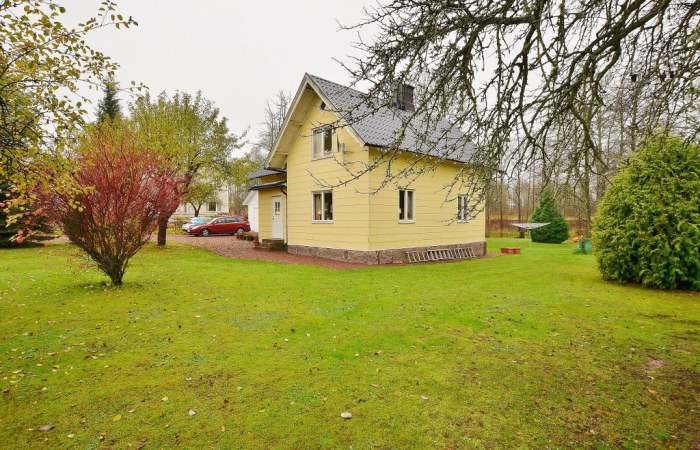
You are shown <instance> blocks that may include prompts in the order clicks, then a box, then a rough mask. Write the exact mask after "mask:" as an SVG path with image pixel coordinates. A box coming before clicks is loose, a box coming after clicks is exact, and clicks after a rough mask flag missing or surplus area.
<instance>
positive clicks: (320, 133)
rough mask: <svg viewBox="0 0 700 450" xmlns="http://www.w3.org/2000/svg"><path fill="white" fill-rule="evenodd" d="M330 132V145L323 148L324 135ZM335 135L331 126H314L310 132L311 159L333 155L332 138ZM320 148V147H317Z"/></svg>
mask: <svg viewBox="0 0 700 450" xmlns="http://www.w3.org/2000/svg"><path fill="white" fill-rule="evenodd" d="M328 132H330V135H331V136H330V139H331V147H330V148H329V149H326V148H325V135H326V133H328ZM334 137H335V130H334V129H333V127H332V126H330V125H328V126H325V127H320V128H315V129H314V130H313V131H312V133H311V159H312V160H316V159H325V158H331V157H333V147H334V145H333V138H334ZM319 148H320V149H319Z"/></svg>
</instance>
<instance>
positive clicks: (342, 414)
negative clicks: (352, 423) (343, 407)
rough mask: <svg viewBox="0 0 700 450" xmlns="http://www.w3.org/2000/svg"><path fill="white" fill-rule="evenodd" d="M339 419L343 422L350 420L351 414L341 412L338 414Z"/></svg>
mask: <svg viewBox="0 0 700 450" xmlns="http://www.w3.org/2000/svg"><path fill="white" fill-rule="evenodd" d="M340 417H342V418H343V419H345V420H347V419H352V414H351V413H349V412H342V413H340Z"/></svg>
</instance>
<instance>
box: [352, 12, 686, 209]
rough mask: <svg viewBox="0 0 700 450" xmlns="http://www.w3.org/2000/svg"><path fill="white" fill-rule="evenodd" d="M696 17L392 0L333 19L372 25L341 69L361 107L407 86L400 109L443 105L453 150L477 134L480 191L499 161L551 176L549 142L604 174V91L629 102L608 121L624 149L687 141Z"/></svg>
mask: <svg viewBox="0 0 700 450" xmlns="http://www.w3.org/2000/svg"><path fill="white" fill-rule="evenodd" d="M699 23H700V3H699V2H692V1H686V0H621V1H615V2H613V1H610V0H559V1H553V0H392V1H388V2H381V3H380V4H378V5H376V6H375V7H373V8H368V9H366V16H365V19H364V20H363V21H362V22H361V23H359V24H356V25H352V26H346V27H345V28H346V29H349V30H357V31H358V34H359V32H361V31H363V30H364V29H366V28H371V29H372V30H373V31H374V33H373V35H374V37H373V38H372V40H371V41H362V40H361V41H360V42H359V43H358V48H359V49H360V51H361V54H360V55H359V56H358V57H357V59H356V64H353V65H348V66H347V68H348V70H349V71H350V73H351V74H352V76H353V77H354V79H355V81H356V82H357V83H359V84H365V85H369V86H370V89H369V92H368V96H367V102H365V107H366V105H370V106H371V110H374V111H376V110H377V109H378V108H381V107H384V106H387V105H388V104H390V103H392V102H393V99H395V98H396V96H397V89H398V88H397V87H398V86H400V85H401V84H403V83H408V84H414V85H417V92H418V96H417V98H416V100H415V111H414V112H413V114H412V118H420V120H421V121H428V123H435V122H436V121H435V120H431V119H437V118H442V117H447V118H448V119H449V121H450V123H451V124H453V125H454V126H456V127H458V128H460V129H461V130H463V131H464V132H465V137H464V139H463V140H459V141H454V142H453V143H452V145H453V146H454V147H455V150H456V151H459V149H460V148H465V149H466V148H469V147H468V146H467V145H466V143H467V141H469V142H473V143H475V144H476V150H475V151H474V152H473V154H472V155H471V156H470V160H471V162H472V164H473V166H474V167H479V168H481V169H486V170H478V171H474V172H473V173H472V175H474V174H476V175H477V177H476V178H475V182H474V183H473V189H474V191H475V193H477V194H480V195H479V197H481V194H483V191H484V186H487V185H488V182H489V181H490V180H492V179H493V178H494V174H495V173H496V171H498V170H506V171H509V172H511V171H512V172H516V173H517V172H518V171H520V170H522V169H523V168H525V170H527V169H528V168H529V167H530V166H531V165H532V164H534V163H535V162H537V164H538V171H540V172H542V173H543V174H544V177H545V179H546V178H548V177H551V176H554V175H556V174H552V171H553V170H555V169H556V167H557V166H558V165H560V164H561V161H562V155H561V152H565V153H566V154H565V155H564V157H563V159H565V160H567V161H571V162H575V163H576V164H577V165H578V166H577V167H582V170H583V171H584V172H585V173H586V174H589V175H590V174H591V173H595V172H596V171H598V172H604V171H605V166H606V165H607V164H608V162H609V161H607V160H606V158H605V157H604V156H603V155H602V150H601V143H602V142H603V140H602V139H600V136H599V133H600V129H599V128H597V127H596V120H599V121H600V120H601V119H602V113H603V111H605V110H606V105H608V104H610V103H611V102H614V101H615V99H616V98H617V99H618V101H617V103H618V104H620V102H619V98H620V97H622V98H630V99H634V101H635V102H637V104H635V105H633V106H634V108H631V109H630V113H631V114H630V116H629V117H625V118H624V119H623V120H622V123H621V126H622V127H623V129H622V130H621V133H622V134H623V138H624V139H623V140H624V141H625V142H626V143H627V145H629V146H631V147H632V148H634V146H635V140H636V139H637V137H638V136H642V135H644V134H645V133H646V132H647V131H651V130H654V129H658V128H666V129H671V130H673V131H674V132H675V133H677V134H681V135H682V136H684V137H685V138H687V139H697V137H698V136H699V134H700V125H699V124H698V119H697V117H698V106H697V105H698V102H699V99H700V94H699V93H700V85H699V83H698V74H699V73H700V28H699ZM639 105H644V107H643V109H641V110H640V109H639V107H638V106H639ZM638 111H643V114H641V115H639V116H632V114H634V113H636V112H638ZM364 113H369V114H371V113H372V112H371V111H370V112H367V110H365V111H364ZM413 123H415V121H414V122H411V120H404V125H405V126H404V129H408V128H410V127H411V126H412V125H411V124H413ZM446 133H447V132H446ZM402 138H403V133H400V134H399V136H398V137H397V142H396V143H395V145H394V147H396V148H397V149H398V148H401V142H400V141H401V139H402ZM557 139H559V140H557ZM552 142H556V143H557V145H555V146H552ZM422 145H423V146H425V147H430V146H434V145H435V142H434V141H432V142H431V140H430V139H425V140H424V141H423V142H422ZM391 150H392V149H389V150H388V151H387V152H385V154H384V155H383V156H382V158H386V155H387V154H389V155H391V154H393V152H392V151H391ZM417 150H420V149H417ZM452 154H454V153H452ZM424 167H427V168H428V169H429V168H430V167H429V166H425V165H424ZM370 169H371V168H370ZM355 175H358V174H355ZM588 186H590V184H588ZM586 195H587V196H588V194H586Z"/></svg>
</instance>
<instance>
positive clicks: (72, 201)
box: [44, 126, 183, 285]
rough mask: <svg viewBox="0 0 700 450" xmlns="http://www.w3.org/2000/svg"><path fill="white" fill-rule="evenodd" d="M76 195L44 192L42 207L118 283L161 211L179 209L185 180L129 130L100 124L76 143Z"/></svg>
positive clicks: (155, 225) (148, 237) (114, 283)
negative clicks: (141, 143)
mask: <svg viewBox="0 0 700 450" xmlns="http://www.w3.org/2000/svg"><path fill="white" fill-rule="evenodd" d="M77 158H78V167H79V169H78V170H77V171H76V172H75V173H74V174H73V175H72V176H73V178H74V180H75V182H76V185H77V186H79V187H82V188H84V189H83V192H78V193H77V194H73V195H71V194H57V193H47V194H46V196H45V199H44V208H45V210H46V212H48V213H49V215H50V216H51V217H52V218H53V220H54V221H55V222H56V223H57V224H58V226H59V227H60V228H61V229H62V230H63V232H64V233H65V234H66V235H67V236H68V237H69V238H70V240H71V241H73V242H74V243H75V244H76V245H78V246H79V247H80V248H81V249H82V250H83V251H85V253H86V254H87V255H88V256H89V257H90V258H91V259H92V260H93V261H94V262H95V263H96V264H97V267H98V268H99V269H100V270H101V271H103V272H104V273H105V274H106V275H107V276H109V278H110V279H111V280H112V284H113V285H120V284H121V283H122V277H123V276H124V272H125V271H126V267H127V265H128V263H129V259H130V258H131V257H132V256H134V255H135V254H136V252H138V251H139V249H141V247H143V246H144V244H146V243H147V242H148V240H149V239H150V237H151V233H153V231H155V229H156V227H157V224H158V219H159V217H160V216H161V215H162V214H166V213H168V212H169V211H171V210H173V209H174V208H175V207H177V204H178V203H179V201H180V194H179V192H180V189H179V186H180V184H181V183H182V182H183V180H181V179H179V178H178V177H176V176H175V175H174V174H173V172H172V171H170V170H169V164H168V163H167V161H164V160H163V159H162V158H161V157H159V156H157V154H156V153H155V152H152V151H148V150H147V149H143V148H140V145H139V143H138V141H137V140H136V138H135V137H134V136H133V134H131V133H130V132H129V131H127V130H124V129H115V128H112V127H111V126H102V127H98V128H97V129H95V130H94V131H92V132H91V133H90V134H89V135H88V136H87V138H86V140H85V141H84V142H83V144H82V145H81V146H80V150H79V152H78V156H77Z"/></svg>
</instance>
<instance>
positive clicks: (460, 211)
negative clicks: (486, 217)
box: [457, 194, 472, 223]
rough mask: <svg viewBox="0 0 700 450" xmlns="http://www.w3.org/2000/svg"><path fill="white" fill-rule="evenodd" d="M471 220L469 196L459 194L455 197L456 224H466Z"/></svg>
mask: <svg viewBox="0 0 700 450" xmlns="http://www.w3.org/2000/svg"><path fill="white" fill-rule="evenodd" d="M470 220H472V217H471V214H469V196H468V195H467V194H459V195H458V196H457V222H460V223H467V222H469V221H470Z"/></svg>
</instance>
